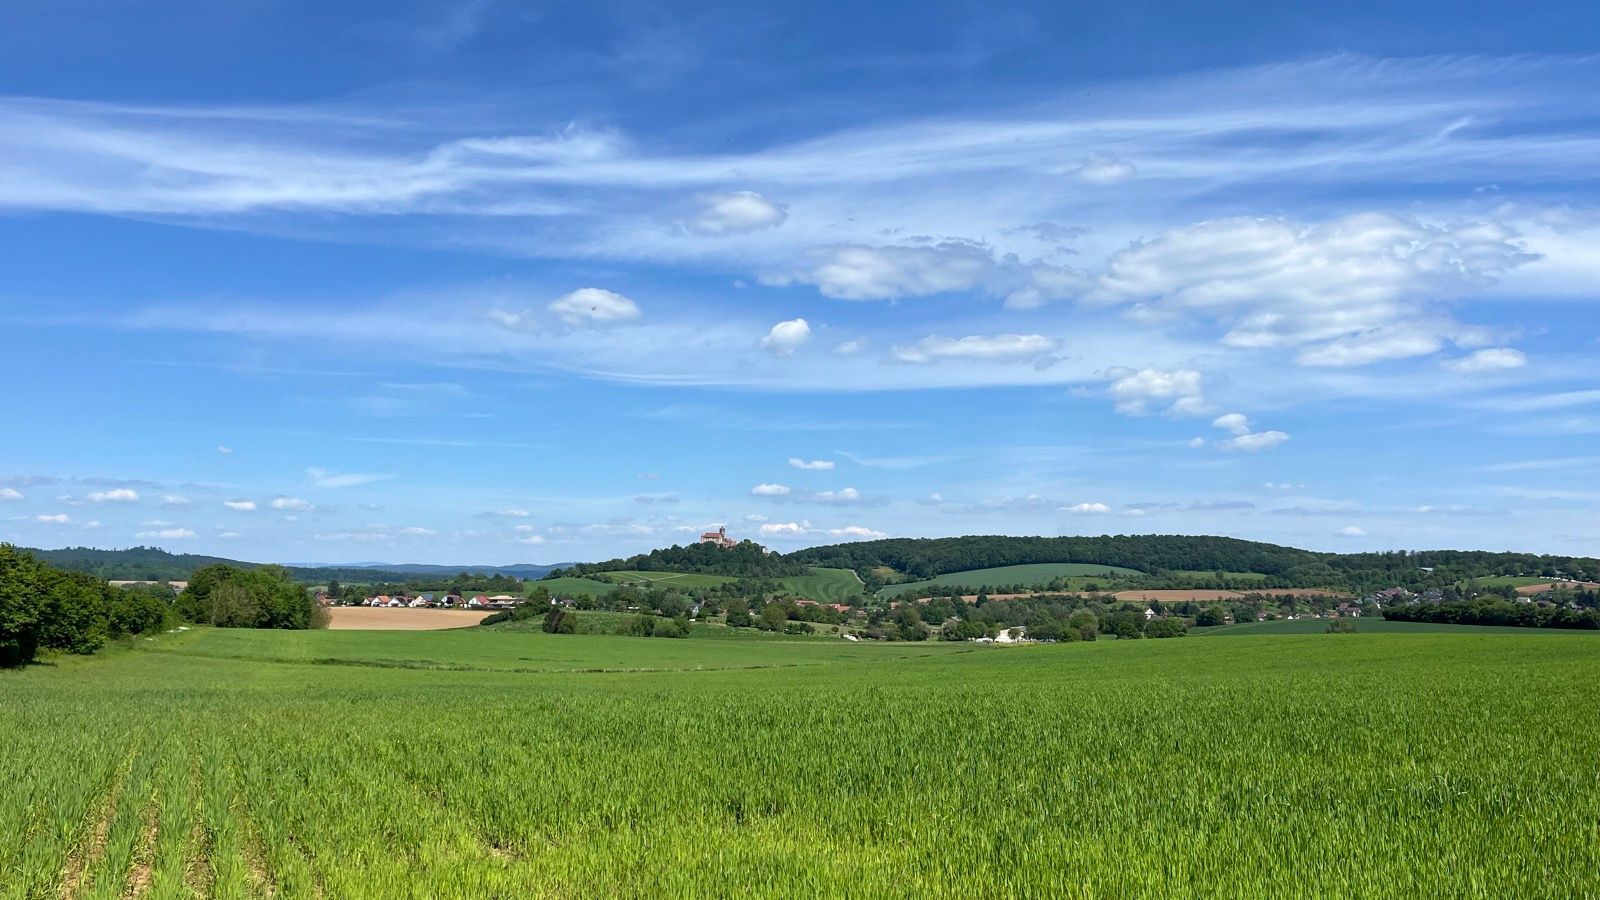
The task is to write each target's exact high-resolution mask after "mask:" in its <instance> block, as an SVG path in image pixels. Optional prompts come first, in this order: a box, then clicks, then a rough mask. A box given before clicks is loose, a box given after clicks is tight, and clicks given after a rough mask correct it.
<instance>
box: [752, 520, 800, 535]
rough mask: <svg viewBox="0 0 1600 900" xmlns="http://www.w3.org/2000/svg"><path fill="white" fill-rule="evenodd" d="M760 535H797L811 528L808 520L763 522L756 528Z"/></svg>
mask: <svg viewBox="0 0 1600 900" xmlns="http://www.w3.org/2000/svg"><path fill="white" fill-rule="evenodd" d="M756 530H757V531H758V532H760V534H761V536H762V537H769V538H770V537H799V536H801V535H803V534H806V533H807V532H809V531H810V530H811V523H810V522H765V523H763V524H762V525H761V527H760V528H758V529H756Z"/></svg>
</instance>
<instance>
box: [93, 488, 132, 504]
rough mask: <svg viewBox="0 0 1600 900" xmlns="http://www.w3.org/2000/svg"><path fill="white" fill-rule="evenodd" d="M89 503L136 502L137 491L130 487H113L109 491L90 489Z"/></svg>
mask: <svg viewBox="0 0 1600 900" xmlns="http://www.w3.org/2000/svg"><path fill="white" fill-rule="evenodd" d="M88 498H89V502H90V503H137V502H138V501H139V492H138V491H136V490H133V489H132V488H113V489H111V490H109V491H91V492H90V493H89V495H88Z"/></svg>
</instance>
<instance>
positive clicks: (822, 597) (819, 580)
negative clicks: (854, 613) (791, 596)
mask: <svg viewBox="0 0 1600 900" xmlns="http://www.w3.org/2000/svg"><path fill="white" fill-rule="evenodd" d="M778 583H779V584H780V585H782V586H783V589H784V590H786V591H791V592H793V593H795V594H798V595H799V596H800V597H802V598H804V599H807V600H816V601H818V602H821V603H848V602H849V601H851V600H855V599H859V598H860V597H861V595H862V588H861V579H859V578H857V577H856V573H854V572H852V571H850V570H849V569H829V568H826V567H823V566H812V567H811V574H809V575H791V576H789V577H787V578H780V579H778Z"/></svg>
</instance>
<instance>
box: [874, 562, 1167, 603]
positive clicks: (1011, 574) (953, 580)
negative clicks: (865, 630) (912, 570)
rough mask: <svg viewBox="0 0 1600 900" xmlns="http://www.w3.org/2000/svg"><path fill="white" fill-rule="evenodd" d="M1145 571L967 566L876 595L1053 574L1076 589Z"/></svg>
mask: <svg viewBox="0 0 1600 900" xmlns="http://www.w3.org/2000/svg"><path fill="white" fill-rule="evenodd" d="M1143 577H1145V574H1144V573H1143V572H1140V571H1139V570H1137V569H1126V568H1123V567H1121V566H1105V565H1100V564H1098V563H1031V564H1028V565H1020V566H995V567H993V568H989V569H969V570H967V571H965V572H950V573H948V574H945V575H940V576H938V577H937V578H928V579H925V580H922V581H908V582H904V583H901V584H891V585H889V586H888V587H886V588H884V589H883V590H881V591H879V592H878V595H879V596H880V597H898V596H899V595H901V594H903V593H907V592H911V591H920V590H922V589H924V588H929V587H935V586H937V587H959V588H968V589H970V590H974V591H975V590H977V589H978V588H981V587H991V588H994V587H1001V586H1006V585H1015V584H1020V585H1026V586H1030V587H1031V586H1033V585H1041V584H1049V583H1050V582H1051V581H1054V580H1055V579H1057V578H1070V579H1073V582H1074V583H1073V584H1072V585H1071V586H1070V589H1072V590H1079V589H1081V587H1082V586H1083V585H1086V584H1088V583H1090V582H1094V583H1097V584H1098V585H1100V586H1101V587H1108V586H1110V585H1111V584H1112V582H1114V581H1120V580H1123V579H1127V578H1143Z"/></svg>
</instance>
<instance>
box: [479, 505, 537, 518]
mask: <svg viewBox="0 0 1600 900" xmlns="http://www.w3.org/2000/svg"><path fill="white" fill-rule="evenodd" d="M486 515H491V516H499V517H500V518H502V519H526V518H528V517H529V516H530V515H532V513H530V512H528V511H527V510H525V509H512V508H510V507H507V508H505V509H498V510H495V511H494V512H492V513H486Z"/></svg>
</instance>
